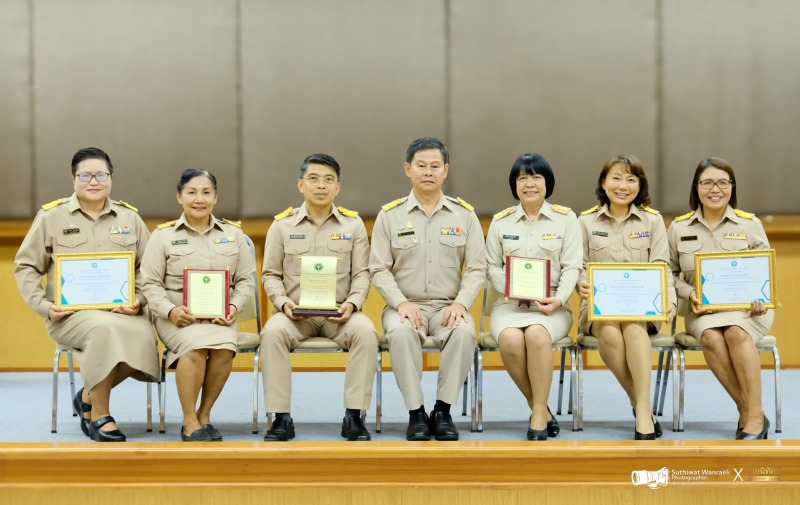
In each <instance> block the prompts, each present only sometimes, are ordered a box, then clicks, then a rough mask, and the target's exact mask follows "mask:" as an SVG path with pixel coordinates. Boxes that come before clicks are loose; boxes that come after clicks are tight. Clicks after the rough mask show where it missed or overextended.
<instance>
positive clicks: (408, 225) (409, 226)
mask: <svg viewBox="0 0 800 505" xmlns="http://www.w3.org/2000/svg"><path fill="white" fill-rule="evenodd" d="M406 227H407V228H408V229H409V230H410V229H411V228H413V227H414V223H412V222H411V221H408V222H406Z"/></svg>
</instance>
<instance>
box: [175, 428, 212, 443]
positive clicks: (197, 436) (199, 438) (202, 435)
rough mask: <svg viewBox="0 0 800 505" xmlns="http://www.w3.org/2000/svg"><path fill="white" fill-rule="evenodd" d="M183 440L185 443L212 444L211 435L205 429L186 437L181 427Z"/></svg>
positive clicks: (198, 429) (199, 429) (197, 430)
mask: <svg viewBox="0 0 800 505" xmlns="http://www.w3.org/2000/svg"><path fill="white" fill-rule="evenodd" d="M181 440H183V441H184V442H211V435H209V434H208V431H206V429H205V428H197V429H196V430H194V431H193V432H192V434H191V435H186V434H185V433H184V432H183V427H181Z"/></svg>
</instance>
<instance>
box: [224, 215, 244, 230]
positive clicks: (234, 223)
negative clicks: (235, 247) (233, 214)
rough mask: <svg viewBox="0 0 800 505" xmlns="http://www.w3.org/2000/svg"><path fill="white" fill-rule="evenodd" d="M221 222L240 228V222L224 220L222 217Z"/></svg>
mask: <svg viewBox="0 0 800 505" xmlns="http://www.w3.org/2000/svg"><path fill="white" fill-rule="evenodd" d="M222 221H224V222H226V223H228V224H229V225H232V226H235V227H237V228H241V227H242V222H241V221H231V220H230V219H225V218H224V217H223V218H222Z"/></svg>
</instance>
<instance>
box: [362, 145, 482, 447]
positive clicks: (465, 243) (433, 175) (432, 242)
mask: <svg viewBox="0 0 800 505" xmlns="http://www.w3.org/2000/svg"><path fill="white" fill-rule="evenodd" d="M404 169H405V173H406V176H407V177H408V178H409V179H410V180H411V188H412V190H411V194H409V195H408V196H407V197H404V198H400V199H398V200H395V201H393V202H391V203H388V204H386V205H384V206H383V210H381V211H380V213H379V214H378V217H377V219H376V221H375V227H374V228H373V230H372V255H371V257H370V263H369V270H370V274H371V276H372V283H373V285H374V286H375V288H376V289H377V290H378V292H379V293H380V294H381V296H383V299H384V300H385V301H386V308H385V309H384V311H383V327H384V329H385V330H386V338H387V339H388V340H389V355H390V357H391V360H392V370H393V371H394V376H395V379H396V380H397V385H398V386H399V388H400V391H401V392H402V393H403V398H404V400H405V403H406V408H407V409H408V411H409V423H408V429H407V430H406V438H407V439H408V440H430V438H431V435H433V436H434V437H435V438H436V440H458V429H457V428H456V426H455V424H453V419H452V417H451V416H450V405H452V404H453V403H455V402H456V401H457V399H458V393H459V391H460V390H461V385H462V384H463V383H464V379H465V378H466V376H467V374H468V373H469V369H470V366H471V364H472V356H473V352H474V351H475V323H474V321H473V320H472V317H471V316H470V314H469V307H470V306H471V305H472V302H473V301H474V300H475V297H476V296H477V294H478V292H479V291H480V289H481V287H482V286H483V283H484V280H485V279H486V250H485V247H484V240H483V230H482V229H481V224H480V221H479V220H478V217H477V216H476V215H475V212H473V210H472V206H471V205H469V204H468V203H466V202H465V201H464V200H462V199H460V198H451V197H449V196H445V195H444V194H442V184H443V183H444V180H445V178H446V177H447V172H448V169H449V165H448V155H447V148H446V147H445V146H444V144H442V143H441V142H440V141H439V140H437V139H435V138H431V137H425V138H421V139H417V140H415V141H414V142H412V143H411V145H410V146H409V147H408V151H407V152H406V162H405V164H404ZM462 271H463V274H462ZM428 335H430V336H432V337H433V338H434V340H435V341H436V342H437V343H438V344H439V346H440V347H441V349H442V357H441V364H440V365H439V382H438V386H437V393H436V405H435V406H434V407H433V411H432V412H431V416H430V418H429V417H428V415H427V414H426V413H425V406H424V398H423V395H422V388H421V387H420V379H421V378H422V344H423V343H424V341H425V338H426V337H427V336H428Z"/></svg>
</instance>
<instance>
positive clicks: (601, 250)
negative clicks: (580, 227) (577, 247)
mask: <svg viewBox="0 0 800 505" xmlns="http://www.w3.org/2000/svg"><path fill="white" fill-rule="evenodd" d="M610 246H611V241H610V240H609V238H608V237H601V236H599V235H589V261H609V260H610V259H611V253H610V252H609V251H610V250H609V248H610Z"/></svg>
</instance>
